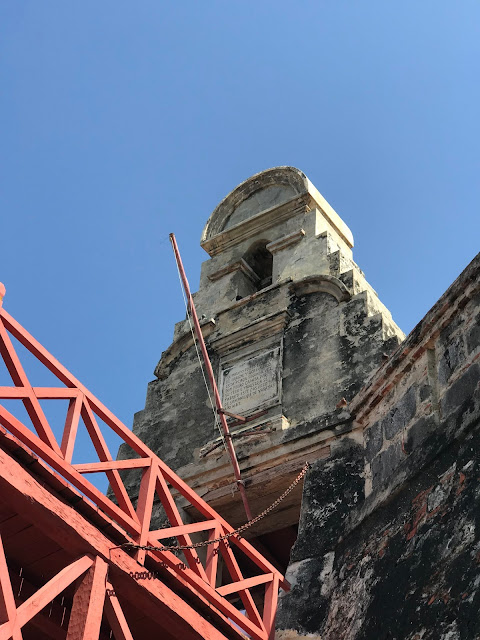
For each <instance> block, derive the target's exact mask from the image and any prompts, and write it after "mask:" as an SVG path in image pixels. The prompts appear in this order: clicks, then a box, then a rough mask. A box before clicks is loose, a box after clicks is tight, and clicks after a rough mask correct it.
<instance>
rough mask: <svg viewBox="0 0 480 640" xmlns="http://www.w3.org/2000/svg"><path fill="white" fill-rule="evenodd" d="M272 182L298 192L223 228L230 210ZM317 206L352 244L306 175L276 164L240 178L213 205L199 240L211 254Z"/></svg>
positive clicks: (343, 237) (350, 237) (346, 229)
mask: <svg viewBox="0 0 480 640" xmlns="http://www.w3.org/2000/svg"><path fill="white" fill-rule="evenodd" d="M274 185H285V186H289V187H291V188H292V189H293V191H294V192H295V191H296V192H297V194H298V195H297V196H295V197H294V198H292V199H291V200H288V201H287V202H284V203H282V204H280V205H278V206H275V207H272V208H270V209H265V210H264V211H260V212H259V213H257V214H256V215H253V216H252V217H250V218H248V219H247V220H244V221H243V222H241V223H239V224H237V225H234V226H232V227H230V228H229V229H225V225H226V224H227V222H228V219H229V218H230V216H231V215H232V213H233V212H234V211H235V210H236V209H237V208H238V207H239V206H240V205H241V204H242V202H244V201H245V200H247V198H249V197H250V196H252V195H253V194H254V193H256V192H259V191H261V190H263V189H267V188H268V187H271V186H274ZM314 208H318V209H319V210H320V212H321V214H322V215H323V216H324V218H325V219H326V221H327V222H328V224H330V225H331V226H332V227H333V228H334V229H335V231H336V232H337V233H338V234H339V235H340V237H341V238H342V239H343V240H344V241H345V243H346V244H347V246H348V247H350V248H352V247H353V235H352V232H351V231H350V229H349V228H348V226H347V225H346V224H345V223H344V222H343V220H342V219H341V218H340V216H339V215H338V213H337V212H336V211H335V210H334V209H333V208H332V207H331V206H330V205H329V204H328V202H327V201H326V200H325V198H324V197H323V196H322V195H321V194H320V193H319V191H318V190H317V189H316V188H315V187H314V185H313V184H312V183H311V182H310V180H309V179H308V178H307V176H306V175H305V174H304V173H303V172H302V171H300V170H299V169H296V168H295V167H275V168H273V169H267V170H266V171H262V172H261V173H257V174H256V175H254V176H252V177H251V178H249V179H248V180H245V181H244V182H242V183H241V184H240V185H238V187H236V188H235V189H234V190H233V191H232V192H231V193H229V194H228V195H227V196H226V197H225V198H224V199H223V200H222V201H221V202H220V204H219V205H218V206H217V207H216V209H215V210H214V211H213V213H212V215H211V216H210V218H209V219H208V221H207V224H206V225H205V228H204V230H203V233H202V238H201V241H200V244H201V246H202V247H203V248H204V249H205V251H207V253H209V254H210V255H211V256H214V255H217V254H218V253H221V252H222V251H224V250H226V249H229V248H230V247H232V246H234V245H236V244H238V243H239V242H242V241H243V240H245V239H248V238H250V237H252V236H255V235H258V234H259V233H261V232H262V231H264V230H266V229H269V228H270V227H272V226H274V225H277V224H278V223H280V222H282V221H284V220H286V219H288V218H290V217H292V216H294V215H297V214H301V213H307V212H308V211H310V210H311V209H314Z"/></svg>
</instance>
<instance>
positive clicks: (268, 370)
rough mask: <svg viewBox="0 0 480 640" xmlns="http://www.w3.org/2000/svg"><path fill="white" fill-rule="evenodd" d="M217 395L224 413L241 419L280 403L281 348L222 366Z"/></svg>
mask: <svg viewBox="0 0 480 640" xmlns="http://www.w3.org/2000/svg"><path fill="white" fill-rule="evenodd" d="M220 395H221V398H222V404H223V407H224V409H226V410H227V411H231V412H232V413H238V414H240V415H243V414H247V413H251V412H252V411H253V410H261V409H264V408H266V407H270V406H273V405H275V404H277V403H278V402H280V347H276V348H275V349H270V350H269V351H263V352H262V353H259V354H257V355H254V356H250V357H249V358H245V359H244V360H240V361H238V362H235V363H232V364H229V365H227V366H225V368H223V369H222V371H221V378H220Z"/></svg>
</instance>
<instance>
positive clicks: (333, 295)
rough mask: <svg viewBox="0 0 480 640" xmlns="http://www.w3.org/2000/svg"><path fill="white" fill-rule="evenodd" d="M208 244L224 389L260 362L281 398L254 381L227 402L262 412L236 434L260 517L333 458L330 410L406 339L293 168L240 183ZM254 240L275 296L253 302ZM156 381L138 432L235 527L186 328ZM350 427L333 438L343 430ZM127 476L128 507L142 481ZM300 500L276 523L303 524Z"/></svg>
mask: <svg viewBox="0 0 480 640" xmlns="http://www.w3.org/2000/svg"><path fill="white" fill-rule="evenodd" d="M292 190H293V191H292ZM292 193H293V196H298V198H300V200H299V199H298V198H296V197H293V199H292V198H291V197H290V196H292ZM287 196H288V197H287ZM264 209H265V210H264ZM233 223H235V224H233ZM214 231H215V233H213V232H214ZM203 238H204V246H206V247H207V248H208V250H209V251H210V253H211V254H212V255H211V257H210V259H209V260H207V261H206V262H205V263H204V264H203V266H202V274H201V279H200V288H199V291H198V292H197V293H196V294H195V304H196V306H197V310H198V313H199V315H202V314H203V316H204V318H203V321H202V322H203V331H204V336H205V340H206V343H207V347H208V349H209V353H210V357H211V360H212V365H213V368H214V371H215V372H216V374H217V380H219V382H220V388H222V384H221V383H222V379H223V377H224V375H225V374H224V373H223V374H222V372H227V373H228V372H229V371H237V372H241V371H245V370H246V368H247V364H248V363H249V362H255V361H256V360H255V359H257V361H259V360H258V357H259V355H260V354H264V353H270V352H275V353H278V354H279V355H278V358H279V360H278V362H279V372H278V375H279V379H278V385H277V387H276V388H275V389H274V388H273V387H274V386H275V385H274V384H273V382H272V381H271V380H270V383H269V385H267V384H262V381H261V379H260V378H259V377H258V375H257V374H258V371H257V373H256V376H257V377H256V378H255V380H257V378H258V381H257V382H255V385H257V389H256V390H252V395H251V397H250V398H245V397H244V395H242V391H241V389H239V393H240V396H241V397H240V399H239V400H238V402H239V404H235V402H234V401H232V402H234V404H233V405H232V407H231V408H232V409H233V410H234V412H235V413H237V412H238V411H240V409H241V413H242V414H243V415H247V416H248V415H251V414H254V413H255V412H258V411H259V410H265V411H266V414H265V415H264V416H263V417H262V418H261V419H258V420H256V421H254V422H252V423H250V424H249V429H248V430H247V435H245V436H242V432H241V431H240V430H239V431H238V432H237V433H236V436H235V437H236V440H235V446H236V449H237V455H238V458H239V462H240V467H241V469H242V474H243V477H244V478H245V479H246V480H247V482H248V483H249V485H250V491H249V495H250V496H251V500H252V501H253V503H254V505H253V506H254V511H256V512H258V511H259V510H261V508H264V507H267V506H269V503H271V502H273V500H274V499H275V498H276V497H277V496H278V494H279V493H281V492H282V491H283V489H284V488H285V487H286V486H288V484H289V482H291V480H292V479H293V478H294V477H295V475H296V474H297V473H298V471H299V469H300V468H301V467H302V466H303V464H304V462H305V459H311V458H312V456H313V459H314V457H315V456H316V455H317V453H315V452H318V457H320V458H323V457H325V456H326V455H328V450H327V448H326V447H327V445H328V442H329V439H331V438H334V437H336V435H337V432H338V427H334V428H333V429H331V428H326V427H325V425H335V424H336V422H335V420H336V411H337V405H338V404H339V403H342V402H343V403H344V404H346V403H348V402H349V401H350V400H351V399H352V398H353V397H354V395H355V394H356V393H357V392H358V391H359V390H360V388H361V387H362V386H363V385H364V384H365V382H366V380H367V379H368V377H369V376H370V375H371V374H372V373H373V372H374V371H375V370H376V369H377V368H378V367H379V366H380V364H381V362H382V359H383V358H384V354H385V353H389V352H391V351H392V350H393V349H394V348H395V347H396V346H397V345H398V344H399V342H400V340H401V339H402V338H403V334H402V332H401V331H400V329H398V327H397V326H396V325H395V323H394V322H393V320H392V318H391V315H390V313H389V312H388V310H387V309H386V308H385V307H384V306H383V305H382V303H381V302H380V300H379V299H378V296H377V294H376V293H375V291H374V290H373V289H372V287H371V286H370V285H369V284H368V283H367V282H366V280H365V277H364V274H363V273H362V272H361V270H360V269H359V268H358V267H357V265H356V264H355V263H354V262H353V259H352V251H351V246H352V244H353V238H351V233H350V231H349V230H348V227H347V226H346V225H345V224H344V223H343V221H341V219H340V218H339V217H338V215H337V214H336V213H335V212H334V211H333V209H332V208H331V207H330V206H329V205H328V203H326V202H325V200H324V199H323V198H322V197H321V196H320V194H319V193H318V191H317V190H316V189H315V187H313V185H311V183H310V182H309V181H308V179H307V178H306V177H305V176H304V175H303V174H302V173H301V172H299V171H298V170H296V169H292V168H289V167H285V168H278V169H274V170H268V171H266V172H264V173H263V174H259V175H257V176H254V177H253V178H251V179H250V180H248V181H246V182H245V183H242V185H240V187H238V188H237V189H236V190H235V191H234V192H232V194H230V195H229V196H227V198H226V199H225V200H224V201H223V202H222V203H221V204H220V205H219V207H217V209H216V210H215V212H214V214H212V217H211V218H210V220H209V222H208V223H207V227H206V229H205V232H204V236H203ZM259 242H260V243H261V244H262V246H265V247H267V249H266V250H267V253H268V247H270V248H271V249H272V256H273V260H272V267H271V268H272V273H271V281H272V284H271V285H269V286H267V287H264V288H263V289H261V290H259V291H257V290H256V288H257V287H258V286H259V282H260V281H261V280H262V279H264V275H265V274H255V273H253V271H252V267H251V265H254V266H255V264H256V263H255V261H252V260H251V259H250V258H249V255H250V253H249V252H250V251H251V248H252V247H255V246H257V245H258V243H259ZM205 243H206V244H205ZM262 250H263V251H265V249H262ZM249 260H250V261H249ZM264 264H266V262H264ZM249 265H250V266H249ZM255 268H257V267H255ZM252 274H253V275H252ZM257 276H258V277H257ZM272 366H273V365H272ZM155 373H156V375H157V379H156V380H154V381H153V382H151V383H150V384H149V386H148V390H147V399H146V404H145V409H144V410H143V411H140V412H138V413H137V414H136V415H135V420H134V425H133V430H134V432H135V433H137V434H138V435H139V436H140V437H141V438H142V439H143V440H144V441H145V442H146V443H147V444H148V445H149V446H150V447H151V448H152V449H153V450H154V451H156V452H157V453H158V454H159V456H160V457H161V458H162V459H163V460H165V462H166V463H167V464H169V465H170V466H171V467H172V468H174V469H175V470H177V471H178V472H179V474H180V475H181V477H182V478H183V479H185V480H186V481H187V482H189V483H190V485H191V486H193V487H194V488H195V489H196V490H197V491H198V492H199V493H200V494H201V495H203V497H204V498H205V499H207V500H212V504H213V505H214V506H215V508H217V509H218V510H219V511H220V512H221V513H222V515H224V516H225V517H227V519H230V520H231V521H232V523H233V524H236V523H238V524H240V522H241V521H242V520H243V518H244V515H243V511H242V509H241V507H240V503H239V499H238V495H237V494H235V495H234V496H233V497H232V488H233V487H232V486H231V483H232V471H231V466H230V462H229V459H228V457H227V454H226V453H225V452H224V450H223V448H222V447H221V446H218V445H219V442H218V431H216V430H215V427H214V417H213V414H212V410H211V408H210V406H209V401H208V396H207V392H206V389H205V386H204V383H203V379H202V375H201V370H200V367H199V364H198V361H197V358H196V353H195V348H194V346H193V343H192V341H191V337H190V329H189V326H188V324H187V323H186V322H185V321H182V322H180V323H178V324H177V326H176V328H175V333H174V342H173V343H172V345H171V346H170V347H169V349H167V351H166V352H165V353H164V354H163V355H162V359H161V360H160V362H159V364H158V366H157V368H156V371H155ZM239 375H240V374H239ZM269 375H270V377H271V376H272V373H271V372H270V373H269ZM248 388H249V387H248V384H246V385H245V389H246V390H248ZM272 390H273V391H275V392H273V391H272ZM229 393H230V392H229ZM230 395H231V394H230ZM226 408H227V409H228V408H229V407H226ZM237 409H238V411H237ZM347 423H348V421H347V422H346V421H345V420H343V422H342V425H343V426H342V429H345V428H347V429H350V428H351V425H349V426H347V427H345V425H346V424H347ZM252 428H253V429H255V430H256V433H258V435H256V433H255V434H253V435H252ZM295 432H296V433H295ZM315 434H316V435H315ZM322 443H323V444H322ZM321 447H323V449H322V448H321ZM128 455H129V452H128V451H127V448H126V447H123V448H121V449H120V452H119V456H120V457H128ZM292 460H296V462H295V464H293V466H292ZM281 465H287V466H286V467H285V466H283V467H282V466H281ZM269 469H271V470H274V469H278V472H277V473H276V474H275V476H276V477H275V478H273V477H272V478H271V479H270V480H269V479H268V477H267V479H266V480H265V483H264V485H263V486H262V488H263V491H260V487H259V488H258V489H255V488H254V487H253V485H254V484H255V482H256V481H257V480H256V479H255V478H256V476H258V475H259V473H260V472H267V471H268V470H269ZM123 475H124V476H125V477H126V484H127V486H128V487H129V489H130V492H131V494H132V495H135V493H136V490H137V487H138V477H139V474H138V473H137V474H134V473H130V474H127V473H124V474H123ZM222 487H224V488H225V489H226V492H225V493H222V491H221V488H222ZM256 492H257V493H256ZM257 494H258V495H257ZM295 500H296V503H295V505H293V506H292V509H293V511H292V512H291V514H290V515H286V514H284V515H285V518H284V524H285V525H286V524H296V522H297V521H298V510H299V506H300V505H299V495H296V496H295ZM268 526H270V525H268Z"/></svg>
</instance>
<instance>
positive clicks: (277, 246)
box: [266, 229, 305, 253]
mask: <svg viewBox="0 0 480 640" xmlns="http://www.w3.org/2000/svg"><path fill="white" fill-rule="evenodd" d="M304 235H305V231H304V230H303V229H299V230H298V231H294V232H293V233H290V234H289V235H288V236H283V238H280V239H279V240H275V242H270V243H269V244H267V246H266V249H268V251H270V253H278V252H279V251H283V250H284V249H286V248H287V247H291V246H292V245H294V244H298V243H299V242H300V240H301V239H302V238H303V237H304Z"/></svg>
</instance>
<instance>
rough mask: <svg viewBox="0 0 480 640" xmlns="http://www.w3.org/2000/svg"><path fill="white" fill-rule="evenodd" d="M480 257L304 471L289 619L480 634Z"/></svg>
mask: <svg viewBox="0 0 480 640" xmlns="http://www.w3.org/2000/svg"><path fill="white" fill-rule="evenodd" d="M479 276H480V256H477V258H476V259H475V260H474V261H473V262H472V263H471V264H470V265H469V266H468V267H467V269H466V270H465V271H464V272H463V273H462V275H461V276H460V277H459V278H458V279H457V281H456V282H455V283H454V284H453V285H452V286H451V287H450V289H449V290H448V291H447V292H446V293H445V295H444V296H442V298H441V299H440V300H439V302H438V303H437V304H436V305H435V306H434V307H433V309H432V310H431V311H430V312H429V313H428V314H427V316H426V317H425V318H424V319H423V320H422V322H420V323H419V325H418V326H417V327H416V328H415V329H414V331H413V332H412V333H411V334H410V336H408V338H407V339H406V340H405V341H404V342H403V343H402V344H401V346H400V347H399V348H398V350H397V351H396V352H395V353H394V354H393V355H392V357H391V358H390V359H389V360H388V361H387V362H385V363H384V364H383V365H382V367H381V368H380V369H379V371H378V372H377V373H376V374H375V375H374V377H373V378H372V379H371V380H370V382H369V384H368V385H367V386H366V387H365V388H364V389H363V390H362V391H361V392H360V393H359V394H358V395H357V396H356V397H355V398H354V399H353V401H352V402H351V403H350V405H349V407H348V408H349V410H350V411H351V412H352V414H353V418H354V420H353V424H352V431H351V432H350V433H347V434H345V435H343V436H341V437H339V438H338V439H337V440H336V441H335V442H333V443H331V456H330V458H329V459H328V460H320V461H318V462H317V463H315V465H314V467H313V469H312V470H311V471H310V472H309V475H308V477H307V479H306V483H305V488H304V496H303V505H302V512H301V521H300V530H299V536H298V539H297V542H296V544H295V546H294V549H293V552H292V556H291V564H290V567H289V571H288V575H287V577H289V578H290V580H291V582H292V590H291V592H290V593H289V594H286V595H284V596H283V597H282V599H281V604H280V611H279V615H278V628H279V629H281V630H284V631H286V630H292V632H297V633H298V634H300V635H301V634H314V635H318V636H320V637H321V638H322V639H323V640H333V639H335V640H340V639H345V640H346V639H349V640H350V639H355V640H360V639H362V640H363V639H365V640H367V639H368V640H370V639H371V638H376V639H378V640H381V639H387V638H389V639H392V640H393V639H395V640H420V639H422V640H427V639H432V640H434V639H435V640H437V639H442V640H473V639H474V638H478V637H480V617H479V615H478V610H479V606H480V488H479V487H480V483H479V480H480V456H479V453H480V364H479V360H480V325H479V311H480V292H479V291H480V287H479V281H480V277H479Z"/></svg>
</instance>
